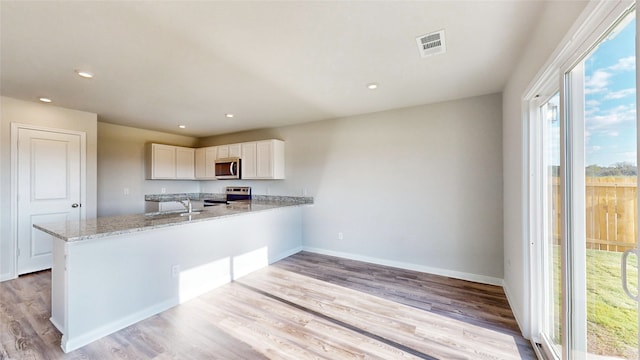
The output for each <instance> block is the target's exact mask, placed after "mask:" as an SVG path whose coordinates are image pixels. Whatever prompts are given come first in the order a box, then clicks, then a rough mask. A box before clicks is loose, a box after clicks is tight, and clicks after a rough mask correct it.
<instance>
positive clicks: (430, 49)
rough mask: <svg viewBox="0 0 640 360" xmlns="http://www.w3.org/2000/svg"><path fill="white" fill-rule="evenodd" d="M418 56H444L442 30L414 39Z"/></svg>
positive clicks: (444, 47) (444, 48)
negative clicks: (418, 52) (418, 51)
mask: <svg viewBox="0 0 640 360" xmlns="http://www.w3.org/2000/svg"><path fill="white" fill-rule="evenodd" d="M416 42H417V43H418V49H419V50H420V55H421V56H422V57H423V58H424V57H427V56H431V55H437V54H444V53H445V52H446V51H447V48H446V46H445V44H444V30H440V31H436V32H434V33H431V34H427V35H422V36H418V37H417V38H416Z"/></svg>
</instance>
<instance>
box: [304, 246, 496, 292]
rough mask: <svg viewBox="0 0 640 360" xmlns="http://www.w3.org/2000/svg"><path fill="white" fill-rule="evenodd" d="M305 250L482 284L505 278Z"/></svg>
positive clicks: (335, 252) (310, 250) (305, 249)
mask: <svg viewBox="0 0 640 360" xmlns="http://www.w3.org/2000/svg"><path fill="white" fill-rule="evenodd" d="M303 250H304V251H308V252H312V253H317V254H322V255H329V256H336V257H341V258H345V259H350V260H357V261H363V262H368V263H372V264H378V265H384V266H391V267H395V268H399V269H405V270H412V271H419V272H423V273H428V274H434V275H441V276H447V277H450V278H454V279H460V280H467V281H473V282H477V283H481V284H488V285H496V286H502V285H503V282H504V281H503V279H500V278H496V277H492V276H486V275H478V274H472V273H466V272H461V271H454V270H447V269H441V268H435V267H430V266H424V265H417V264H411V263H405V262H400V261H393V260H386V259H380V258H374V257H369V256H362V255H358V254H352V253H346V252H340V251H333V250H326V249H319V248H314V247H308V246H303Z"/></svg>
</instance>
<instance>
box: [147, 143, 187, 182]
mask: <svg viewBox="0 0 640 360" xmlns="http://www.w3.org/2000/svg"><path fill="white" fill-rule="evenodd" d="M194 161H195V149H192V148H185V147H180V146H172V145H162V144H149V145H148V146H147V161H146V170H147V171H146V173H147V179H184V180H193V179H194V178H195V176H194V175H195V174H194Z"/></svg>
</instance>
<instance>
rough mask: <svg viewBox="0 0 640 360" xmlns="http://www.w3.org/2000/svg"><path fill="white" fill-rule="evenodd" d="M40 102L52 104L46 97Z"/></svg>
mask: <svg viewBox="0 0 640 360" xmlns="http://www.w3.org/2000/svg"><path fill="white" fill-rule="evenodd" d="M40 101H42V102H45V103H50V102H51V99H49V98H46V97H41V98H40Z"/></svg>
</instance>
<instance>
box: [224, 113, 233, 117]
mask: <svg viewBox="0 0 640 360" xmlns="http://www.w3.org/2000/svg"><path fill="white" fill-rule="evenodd" d="M224 116H226V117H228V118H232V117H233V114H224Z"/></svg>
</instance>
